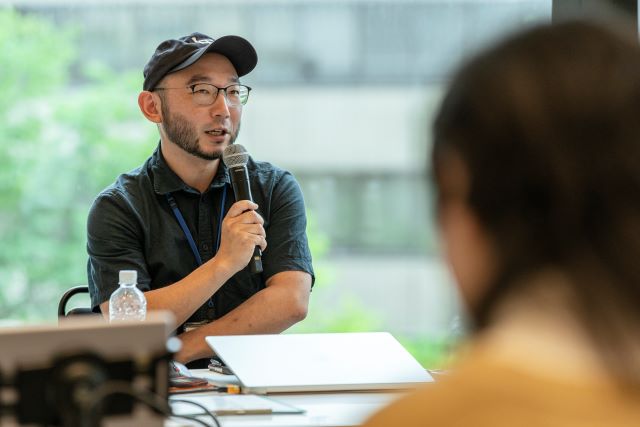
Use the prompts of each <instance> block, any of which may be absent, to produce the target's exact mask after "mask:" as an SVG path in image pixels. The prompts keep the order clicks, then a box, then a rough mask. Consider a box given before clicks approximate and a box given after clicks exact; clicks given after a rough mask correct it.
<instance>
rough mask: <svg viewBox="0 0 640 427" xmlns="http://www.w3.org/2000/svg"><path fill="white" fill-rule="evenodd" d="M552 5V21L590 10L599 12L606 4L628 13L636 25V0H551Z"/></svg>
mask: <svg viewBox="0 0 640 427" xmlns="http://www.w3.org/2000/svg"><path fill="white" fill-rule="evenodd" d="M552 5H553V6H552V12H551V16H552V20H553V21H558V20H562V19H565V18H568V17H571V16H575V15H584V14H587V13H590V12H595V13H598V14H599V12H602V9H604V8H606V6H615V7H616V8H618V9H619V10H621V11H624V12H626V13H628V14H629V18H631V20H632V21H633V22H634V23H635V26H636V28H637V26H638V0H553V3H552ZM597 11H599V12H597Z"/></svg>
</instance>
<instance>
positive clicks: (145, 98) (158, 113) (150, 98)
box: [138, 90, 162, 123]
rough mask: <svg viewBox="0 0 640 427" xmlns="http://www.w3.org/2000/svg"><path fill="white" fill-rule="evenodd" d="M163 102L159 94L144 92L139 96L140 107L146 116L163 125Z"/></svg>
mask: <svg viewBox="0 0 640 427" xmlns="http://www.w3.org/2000/svg"><path fill="white" fill-rule="evenodd" d="M161 102H162V100H161V99H160V97H159V96H158V95H157V94H154V93H153V92H149V91H146V90H143V91H142V92H140V95H138V106H139V107H140V111H142V114H144V116H145V117H146V118H147V119H148V120H150V121H152V122H153V123H162V108H161V105H160V103H161Z"/></svg>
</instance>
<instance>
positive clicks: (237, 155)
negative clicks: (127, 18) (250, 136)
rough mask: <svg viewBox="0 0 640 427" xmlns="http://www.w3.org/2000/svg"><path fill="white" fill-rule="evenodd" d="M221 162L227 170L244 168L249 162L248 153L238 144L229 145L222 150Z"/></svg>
mask: <svg viewBox="0 0 640 427" xmlns="http://www.w3.org/2000/svg"><path fill="white" fill-rule="evenodd" d="M222 161H223V162H224V164H225V165H227V167H228V168H232V167H236V166H244V165H246V164H247V162H248V161H249V153H247V150H246V149H245V148H244V147H243V146H242V145H240V144H231V145H229V146H228V147H227V148H225V149H224V152H223V153H222Z"/></svg>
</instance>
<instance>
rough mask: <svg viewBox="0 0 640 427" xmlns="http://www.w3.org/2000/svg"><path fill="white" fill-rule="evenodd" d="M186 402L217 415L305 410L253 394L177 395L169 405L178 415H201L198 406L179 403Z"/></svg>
mask: <svg viewBox="0 0 640 427" xmlns="http://www.w3.org/2000/svg"><path fill="white" fill-rule="evenodd" d="M178 400H186V401H189V402H195V403H199V404H200V405H202V406H204V407H205V408H207V409H208V410H209V411H211V412H212V413H214V414H215V415H255V414H301V413H303V412H304V410H302V409H299V408H296V407H293V406H290V405H286V404H284V403H281V402H278V401H277V400H274V399H271V398H267V397H264V396H257V395H253V394H218V395H208V394H207V395H205V394H199V395H193V394H192V395H187V396H185V395H177V396H170V397H169V403H170V404H171V408H172V409H173V412H174V413H175V414H177V415H201V414H202V412H203V410H202V409H200V408H199V407H198V406H196V405H192V404H189V403H184V402H178Z"/></svg>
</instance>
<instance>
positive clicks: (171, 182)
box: [149, 144, 231, 195]
mask: <svg viewBox="0 0 640 427" xmlns="http://www.w3.org/2000/svg"><path fill="white" fill-rule="evenodd" d="M149 167H150V170H151V172H152V174H153V189H154V191H155V192H156V193H157V194H161V195H164V194H167V193H173V192H175V191H187V192H189V193H196V194H199V192H198V190H196V189H195V188H192V187H190V186H189V185H187V184H185V182H184V181H182V179H181V178H180V177H179V176H178V175H176V173H175V172H174V171H173V170H172V169H171V168H170V167H169V165H168V164H167V161H166V160H165V159H164V156H163V155H162V150H161V149H160V144H158V146H157V147H156V149H155V150H154V152H153V154H152V155H151V159H150V162H149ZM229 183H231V179H230V178H229V171H228V170H227V167H226V166H225V164H224V162H222V161H220V164H219V166H218V170H217V172H216V175H215V176H214V177H213V179H212V180H211V184H210V185H209V190H211V189H213V188H220V187H223V186H224V185H226V184H229ZM207 191H208V190H207Z"/></svg>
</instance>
